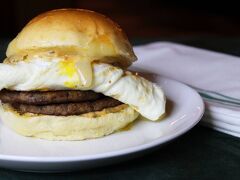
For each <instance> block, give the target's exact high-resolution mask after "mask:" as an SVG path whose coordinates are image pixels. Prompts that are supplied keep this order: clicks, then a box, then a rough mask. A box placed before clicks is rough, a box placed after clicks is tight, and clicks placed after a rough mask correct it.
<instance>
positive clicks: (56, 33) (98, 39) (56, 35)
mask: <svg viewBox="0 0 240 180" xmlns="http://www.w3.org/2000/svg"><path fill="white" fill-rule="evenodd" d="M52 48H57V49H64V48H66V49H74V50H75V51H78V52H79V53H80V54H83V55H84V56H87V57H90V58H94V59H102V58H108V57H114V58H116V59H118V60H119V59H121V61H124V62H123V64H124V65H125V66H129V65H131V63H132V62H133V61H134V60H136V56H135V54H134V52H133V49H132V46H131V44H130V43H129V41H128V39H127V37H126V35H125V34H124V32H123V31H122V29H121V28H120V27H119V26H118V25H117V24H116V23H114V22H113V21H112V20H110V19H109V18H107V17H106V16H104V15H102V14H99V13H96V12H93V11H89V10H84V9H58V10H52V11H48V12H45V13H43V14H40V15H39V16H37V17H35V18H33V19H32V20H31V21H30V22H29V23H28V24H27V25H26V26H25V27H24V28H23V29H22V31H21V32H20V33H19V34H18V35H17V37H16V38H15V39H14V40H13V41H12V42H11V43H10V44H9V46H8V49H7V53H6V54H7V57H10V56H12V55H16V54H18V53H20V52H22V51H25V52H26V51H33V50H34V51H37V50H38V49H41V50H42V49H52Z"/></svg>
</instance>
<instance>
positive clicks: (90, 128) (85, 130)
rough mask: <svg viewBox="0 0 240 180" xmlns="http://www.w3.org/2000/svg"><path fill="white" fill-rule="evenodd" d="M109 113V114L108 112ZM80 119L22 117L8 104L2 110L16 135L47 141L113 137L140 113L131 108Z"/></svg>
mask: <svg viewBox="0 0 240 180" xmlns="http://www.w3.org/2000/svg"><path fill="white" fill-rule="evenodd" d="M105 111H106V110H105ZM108 111H112V112H108V113H104V114H103V111H100V112H98V115H97V116H95V117H92V116H91V113H90V114H85V115H80V116H49V115H33V114H31V115H24V114H23V115H20V114H19V113H18V112H16V111H15V110H14V109H12V108H11V107H10V106H9V105H7V104H2V105H1V106H0V117H1V119H2V121H3V122H4V124H6V125H7V126H8V127H9V128H11V129H13V130H14V131H16V132H17V133H19V134H21V135H24V136H30V137H37V138H42V139H47V140H84V139H90V138H97V137H102V136H105V135H108V134H111V133H113V132H114V131H117V130H119V129H121V128H123V127H125V126H126V125H127V124H129V123H131V122H133V121H134V120H135V119H136V118H137V117H138V113H137V112H136V111H135V110H133V109H132V108H131V107H129V106H128V105H120V106H117V107H114V108H111V109H109V110H108Z"/></svg>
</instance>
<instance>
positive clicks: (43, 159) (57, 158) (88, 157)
mask: <svg viewBox="0 0 240 180" xmlns="http://www.w3.org/2000/svg"><path fill="white" fill-rule="evenodd" d="M154 75H156V74H154ZM156 76H159V77H160V78H161V79H164V80H167V81H172V82H173V83H176V84H178V85H180V86H184V88H187V89H190V90H191V91H192V92H193V93H194V94H195V95H196V96H197V97H198V100H199V101H200V104H199V105H200V109H201V110H202V111H201V114H200V115H199V117H198V118H196V120H195V121H193V122H192V123H189V124H187V126H186V127H185V128H183V129H180V130H178V131H176V132H175V133H173V134H170V135H167V136H165V137H161V140H160V139H159V138H157V139H155V140H152V141H151V142H149V143H145V144H141V145H137V146H133V147H128V148H123V149H120V150H114V151H109V152H104V153H98V154H94V155H80V156H64V157H61V156H19V155H2V154H0V161H9V162H10V161H11V162H28V163H46V162H48V163H55V162H63V163H64V162H79V161H91V160H100V159H107V158H113V157H116V156H124V155H128V154H132V153H137V152H141V151H145V150H147V149H152V148H154V147H157V146H159V145H161V144H165V143H166V142H169V141H172V140H174V139H176V138H178V137H180V136H181V135H183V134H185V133H186V132H188V131H189V130H190V129H192V128H193V127H194V126H195V125H196V124H198V123H199V121H200V120H201V118H202V117H203V114H204V111H205V105H204V101H203V99H202V98H201V96H200V95H199V93H198V92H197V91H196V90H194V89H193V88H191V87H190V86H188V85H186V84H184V83H182V82H179V81H177V80H174V79H171V78H168V77H166V76H162V75H161V76H160V75H156ZM159 141H160V142H159Z"/></svg>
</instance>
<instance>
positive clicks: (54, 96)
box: [0, 90, 103, 105]
mask: <svg viewBox="0 0 240 180" xmlns="http://www.w3.org/2000/svg"><path fill="white" fill-rule="evenodd" d="M101 97H103V95H102V94H100V93H95V92H93V91H76V90H71V91H70V90H61V91H9V90H2V91H0V100H2V102H5V103H20V104H31V105H45V104H57V103H70V102H83V101H92V100H96V99H99V98H101Z"/></svg>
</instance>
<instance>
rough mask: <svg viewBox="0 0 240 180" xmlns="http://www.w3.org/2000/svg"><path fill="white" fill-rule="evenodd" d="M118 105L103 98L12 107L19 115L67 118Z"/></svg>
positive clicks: (113, 100) (116, 101) (110, 99)
mask: <svg viewBox="0 0 240 180" xmlns="http://www.w3.org/2000/svg"><path fill="white" fill-rule="evenodd" d="M120 104H122V103H121V102H120V101H118V100H115V99H113V98H110V97H104V98H101V99H98V100H95V101H87V102H79V103H66V104H50V105H29V104H12V106H13V108H15V109H16V110H17V111H19V112H20V113H27V112H31V113H34V114H46V115H56V116H68V115H80V114H84V113H88V112H95V111H101V110H103V109H104V108H109V107H115V106H118V105H120Z"/></svg>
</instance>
